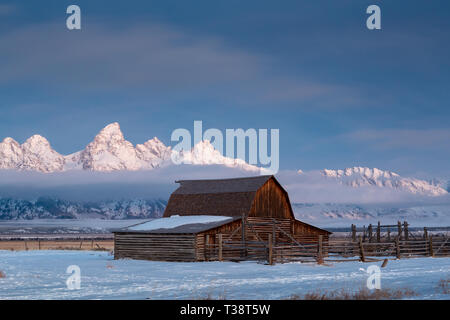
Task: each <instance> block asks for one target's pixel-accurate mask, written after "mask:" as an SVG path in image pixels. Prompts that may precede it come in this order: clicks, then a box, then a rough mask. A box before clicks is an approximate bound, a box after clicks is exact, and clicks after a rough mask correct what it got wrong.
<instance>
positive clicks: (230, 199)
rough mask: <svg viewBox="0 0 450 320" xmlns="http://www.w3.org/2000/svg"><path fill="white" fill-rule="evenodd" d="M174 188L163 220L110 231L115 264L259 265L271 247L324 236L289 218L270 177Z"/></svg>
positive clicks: (295, 244)
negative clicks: (238, 262) (228, 262)
mask: <svg viewBox="0 0 450 320" xmlns="http://www.w3.org/2000/svg"><path fill="white" fill-rule="evenodd" d="M176 183H179V184H180V186H179V187H178V189H176V190H175V191H174V192H173V193H172V194H171V196H170V199H169V201H168V204H167V207H166V209H165V211H164V215H163V218H160V219H155V220H151V221H149V222H145V223H142V224H138V225H134V226H131V227H128V228H124V229H119V230H115V231H113V233H114V257H115V259H120V258H132V259H145V260H162V261H205V260H222V259H223V260H251V259H258V260H260V259H261V258H262V257H265V256H266V255H267V254H268V249H269V247H270V248H271V246H273V245H275V244H276V245H286V246H292V247H296V248H297V249H299V250H301V247H302V245H304V244H311V243H317V242H318V241H319V239H320V240H321V241H328V237H329V235H330V232H329V231H326V230H323V229H320V228H318V227H315V226H312V225H310V224H307V223H304V222H302V221H299V220H297V219H295V216H294V213H293V211H292V207H291V203H290V201H289V196H288V194H287V192H286V191H285V190H284V188H283V187H282V186H281V185H280V183H279V182H278V181H277V180H276V179H275V177H274V176H272V175H269V176H256V177H247V178H234V179H220V180H219V179H217V180H181V181H176Z"/></svg>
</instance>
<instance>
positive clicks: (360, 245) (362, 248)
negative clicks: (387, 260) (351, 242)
mask: <svg viewBox="0 0 450 320" xmlns="http://www.w3.org/2000/svg"><path fill="white" fill-rule="evenodd" d="M359 253H360V255H361V261H362V262H366V255H365V254H364V246H363V242H362V239H361V237H359Z"/></svg>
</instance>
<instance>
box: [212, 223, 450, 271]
mask: <svg viewBox="0 0 450 320" xmlns="http://www.w3.org/2000/svg"><path fill="white" fill-rule="evenodd" d="M247 223H248V225H247V228H246V229H245V230H247V232H252V230H253V231H254V232H255V234H257V240H255V241H248V240H247V241H246V240H245V239H246V238H245V237H242V235H240V234H238V232H237V231H238V230H235V231H234V232H233V233H232V234H217V235H216V239H215V240H216V241H210V239H207V240H206V243H205V260H206V261H214V260H218V261H242V260H257V261H261V262H265V263H268V264H273V263H284V262H293V261H300V262H318V263H322V262H327V261H330V262H341V261H342V262H344V261H355V260H357V261H363V262H370V261H376V260H378V259H380V258H383V259H386V258H392V259H403V258H414V257H425V256H430V257H444V256H450V237H448V236H447V235H434V236H433V235H430V234H429V233H428V232H427V228H424V232H423V234H422V236H418V235H414V234H412V233H410V232H409V231H408V224H407V222H404V223H403V224H400V223H399V224H398V225H395V227H398V229H397V234H391V233H390V232H382V230H383V228H386V229H387V228H392V226H382V225H381V224H380V223H379V224H378V226H377V229H376V234H375V236H374V234H373V231H372V228H371V226H369V228H367V229H365V228H364V230H365V231H363V234H360V235H358V236H356V232H353V231H354V230H356V227H354V226H352V234H351V237H350V238H347V237H343V238H342V237H341V238H331V239H329V238H328V237H324V236H323V235H318V236H311V235H309V236H302V235H295V236H292V235H289V234H287V233H286V234H285V233H284V232H280V231H282V226H281V225H280V224H278V225H277V223H276V222H275V223H273V224H271V228H272V232H268V231H269V230H267V229H265V230H262V229H261V227H262V225H263V224H262V223H261V224H259V225H258V224H256V225H255V224H252V223H251V222H247ZM258 227H259V229H258V232H256V230H255V229H256V228H258ZM249 230H250V231H249ZM277 231H278V232H277ZM364 233H365V237H364ZM280 234H281V235H282V236H281V237H280ZM277 235H278V236H277ZM239 237H242V238H239Z"/></svg>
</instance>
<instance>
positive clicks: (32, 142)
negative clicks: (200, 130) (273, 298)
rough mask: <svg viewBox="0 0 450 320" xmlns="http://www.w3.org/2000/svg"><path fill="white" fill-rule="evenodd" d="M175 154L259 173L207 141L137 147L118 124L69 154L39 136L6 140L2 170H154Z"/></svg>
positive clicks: (154, 141)
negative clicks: (188, 146) (178, 147)
mask: <svg viewBox="0 0 450 320" xmlns="http://www.w3.org/2000/svg"><path fill="white" fill-rule="evenodd" d="M172 155H173V156H176V157H178V159H179V161H180V162H189V163H191V164H194V165H208V164H220V165H224V166H226V167H232V168H241V169H244V170H246V171H249V172H255V173H257V172H259V170H260V168H258V167H256V166H252V165H249V164H247V163H246V162H245V161H243V160H241V159H230V158H227V157H224V156H222V155H221V153H220V152H219V151H217V150H215V149H214V147H213V146H212V144H211V143H210V142H209V141H207V140H205V141H201V142H199V143H198V144H196V145H195V146H194V147H193V148H192V150H191V151H190V152H179V153H175V151H173V150H172V148H171V147H168V146H166V145H164V143H162V142H161V141H160V140H159V139H158V138H156V137H154V138H153V139H151V140H148V141H147V142H145V143H143V144H137V145H136V146H134V145H133V144H132V143H131V142H129V141H127V140H125V138H124V135H123V133H122V131H121V129H120V125H119V124H118V123H117V122H115V123H112V124H110V125H108V126H106V127H105V128H103V129H102V130H101V131H100V132H99V133H98V134H97V135H96V136H95V138H94V140H93V141H92V142H91V143H89V144H88V145H87V146H86V148H85V149H83V150H81V151H78V152H75V153H73V154H69V155H62V154H59V153H58V152H56V151H55V150H54V149H53V148H52V147H51V145H50V143H49V141H48V140H47V139H46V138H44V137H42V136H40V135H34V136H32V137H30V138H29V139H27V140H26V141H25V142H24V143H23V144H19V143H18V142H17V141H15V140H14V139H12V138H9V137H8V138H5V139H4V140H3V141H2V142H1V143H0V169H9V170H29V171H38V172H43V173H52V172H62V171H68V170H90V171H102V172H110V171H118V170H123V171H137V170H152V169H156V168H160V167H163V166H167V165H171V164H172V161H171V157H172Z"/></svg>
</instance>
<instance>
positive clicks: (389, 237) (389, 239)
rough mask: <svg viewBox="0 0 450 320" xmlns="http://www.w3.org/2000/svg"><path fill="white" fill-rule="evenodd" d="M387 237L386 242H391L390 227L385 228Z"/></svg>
mask: <svg viewBox="0 0 450 320" xmlns="http://www.w3.org/2000/svg"><path fill="white" fill-rule="evenodd" d="M387 238H388V242H391V229H390V228H388V229H387Z"/></svg>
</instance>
